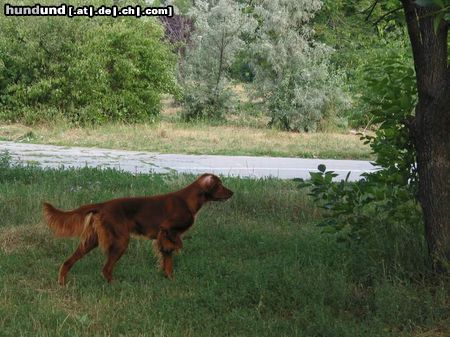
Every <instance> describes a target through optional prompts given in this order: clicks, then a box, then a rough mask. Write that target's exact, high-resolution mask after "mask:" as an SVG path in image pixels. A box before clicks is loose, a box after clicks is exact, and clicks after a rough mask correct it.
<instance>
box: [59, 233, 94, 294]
mask: <svg viewBox="0 0 450 337" xmlns="http://www.w3.org/2000/svg"><path fill="white" fill-rule="evenodd" d="M97 246H98V240H97V237H94V238H92V239H91V240H87V241H85V242H81V243H80V244H79V245H78V248H77V249H76V250H75V252H74V253H73V254H72V256H71V257H69V258H68V259H67V260H66V261H65V262H64V263H63V264H62V265H61V267H60V268H59V277H58V282H59V284H61V285H65V284H66V276H67V273H68V272H69V270H70V269H71V268H72V267H73V265H74V264H75V262H77V261H78V260H79V259H81V258H82V257H83V256H84V255H86V254H87V253H89V252H90V251H91V250H92V249H94V248H95V247H97Z"/></svg>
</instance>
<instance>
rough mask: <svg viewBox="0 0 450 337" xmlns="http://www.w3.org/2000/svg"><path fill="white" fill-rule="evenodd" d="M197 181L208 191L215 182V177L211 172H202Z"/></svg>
mask: <svg viewBox="0 0 450 337" xmlns="http://www.w3.org/2000/svg"><path fill="white" fill-rule="evenodd" d="M198 183H199V185H200V187H201V188H202V190H204V191H209V190H210V189H212V188H213V187H214V185H215V183H216V179H215V177H214V176H213V175H212V174H204V175H202V176H200V178H199V179H198Z"/></svg>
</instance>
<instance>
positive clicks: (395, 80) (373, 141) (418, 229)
mask: <svg viewBox="0 0 450 337" xmlns="http://www.w3.org/2000/svg"><path fill="white" fill-rule="evenodd" d="M403 57H404V56H403V54H402V53H401V51H400V54H399V53H388V54H387V55H385V57H384V58H382V59H381V60H380V61H379V62H377V63H374V64H372V65H368V66H366V76H367V78H366V82H365V83H366V90H367V95H366V96H364V100H365V102H367V105H368V106H369V108H370V109H371V110H370V112H371V114H372V116H373V120H374V123H376V124H378V125H379V127H378V129H377V131H376V134H375V136H362V139H364V140H365V141H366V143H369V144H370V146H371V148H372V151H373V152H374V154H375V155H376V160H375V164H377V165H379V167H380V169H379V170H378V171H377V172H375V173H371V174H365V175H364V178H363V179H361V180H360V181H358V182H356V183H349V182H348V181H347V180H345V181H341V182H333V178H334V177H335V176H336V174H334V173H333V172H332V171H326V168H325V166H324V165H321V166H320V167H319V172H313V173H311V181H310V182H308V183H302V184H301V186H302V187H305V186H308V187H311V190H310V195H311V196H312V197H313V198H314V200H315V201H316V202H317V203H318V204H319V205H320V206H321V207H323V208H325V209H326V210H327V212H326V215H325V216H326V220H325V221H323V222H322V223H321V225H322V226H325V231H326V232H330V233H337V232H339V233H340V235H341V236H340V237H341V239H345V240H346V241H347V242H349V243H350V244H352V245H354V244H356V243H357V244H358V245H359V246H361V245H362V246H363V247H364V249H363V250H362V251H364V252H365V253H366V254H367V255H368V257H369V260H370V261H383V268H385V270H384V272H386V271H387V272H389V273H392V270H394V269H396V268H399V269H401V270H402V271H404V272H405V273H407V274H408V275H414V273H416V272H417V270H425V268H423V267H424V266H426V265H427V258H426V256H427V254H426V244H425V240H424V233H423V231H424V229H423V222H422V213H421V210H420V207H419V205H418V204H417V202H416V194H417V172H416V157H415V151H414V146H413V143H412V140H411V139H410V136H409V129H408V126H407V125H408V121H409V120H410V119H411V118H412V116H413V114H414V106H415V104H416V101H417V92H416V86H415V82H414V79H415V76H414V70H413V69H412V65H411V60H410V59H407V60H406V61H405V60H404V59H403ZM398 237H401V238H402V240H397V239H396V238H398ZM418 264H420V265H421V266H422V268H417V266H418ZM375 265H378V268H380V265H379V264H378V263H375ZM369 274H370V269H369V270H368V274H367V276H369Z"/></svg>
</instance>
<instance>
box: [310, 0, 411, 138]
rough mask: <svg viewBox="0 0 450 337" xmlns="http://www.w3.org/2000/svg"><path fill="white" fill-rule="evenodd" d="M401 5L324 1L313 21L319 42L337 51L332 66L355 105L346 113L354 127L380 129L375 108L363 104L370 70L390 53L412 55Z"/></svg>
mask: <svg viewBox="0 0 450 337" xmlns="http://www.w3.org/2000/svg"><path fill="white" fill-rule="evenodd" d="M399 5H400V3H399V1H397V0H392V1H391V0H390V1H378V2H376V1H373V0H361V1H360V0H337V1H335V0H325V1H324V5H323V7H322V9H321V11H320V12H318V13H317V16H316V17H315V19H314V29H315V30H316V32H317V38H318V39H319V41H322V42H323V43H325V44H327V45H329V46H331V47H333V48H334V49H335V50H336V52H335V53H333V54H332V55H331V60H330V64H331V67H332V69H335V68H336V69H340V71H341V72H342V73H343V78H344V87H345V88H346V89H347V92H349V94H350V95H351V99H352V103H353V104H352V106H351V107H350V109H348V110H346V111H344V112H345V116H346V117H347V118H348V120H349V124H350V125H351V126H352V127H355V128H366V129H367V128H369V127H373V128H376V127H377V125H376V124H375V125H374V122H373V119H372V117H373V116H372V113H371V110H372V109H373V108H374V107H372V106H371V105H370V104H368V102H367V101H365V100H364V97H365V96H366V95H367V88H366V79H367V75H366V71H367V67H368V66H369V67H370V65H372V64H374V63H379V60H380V59H382V58H384V57H386V54H388V55H389V53H399V54H403V55H409V53H410V45H409V39H408V33H407V30H406V25H405V20H404V17H403V15H402V12H401V11H399V10H398V9H399ZM404 59H406V57H404ZM408 62H410V61H409V59H408Z"/></svg>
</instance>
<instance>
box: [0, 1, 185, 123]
mask: <svg viewBox="0 0 450 337" xmlns="http://www.w3.org/2000/svg"><path fill="white" fill-rule="evenodd" d="M4 3H5V2H4V1H2V2H0V5H1V7H2V8H3V5H4ZM76 3H77V2H75V1H72V2H71V4H76ZM99 3H101V2H99V1H97V2H94V3H93V4H99ZM44 4H45V2H44ZM78 4H85V3H84V2H82V1H81V2H78ZM0 36H1V37H0V108H1V111H0V118H1V119H2V120H6V121H21V122H24V123H26V124H34V123H39V122H50V121H54V120H55V119H63V120H67V121H68V122H69V123H70V122H71V123H79V124H87V123H89V124H92V123H105V122H109V121H122V122H136V121H151V120H152V119H154V118H155V117H156V116H157V115H158V114H159V111H160V96H161V94H163V93H168V92H169V93H170V92H172V93H174V92H175V90H176V86H175V74H174V65H175V57H174V55H173V53H172V52H171V50H170V48H169V46H168V45H167V44H165V43H163V42H161V39H162V38H163V36H164V31H163V28H162V27H161V25H160V24H159V22H157V21H156V20H153V19H143V20H136V19H135V18H120V19H113V18H108V17H95V18H92V19H89V18H86V17H81V18H70V19H69V18H66V17H36V16H33V17H5V16H3V15H2V16H1V18H0Z"/></svg>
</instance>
